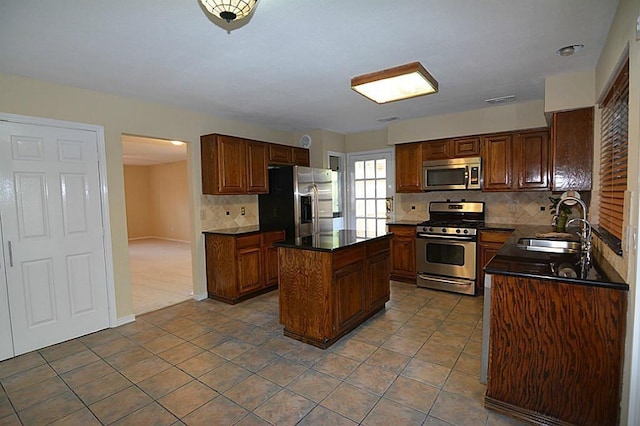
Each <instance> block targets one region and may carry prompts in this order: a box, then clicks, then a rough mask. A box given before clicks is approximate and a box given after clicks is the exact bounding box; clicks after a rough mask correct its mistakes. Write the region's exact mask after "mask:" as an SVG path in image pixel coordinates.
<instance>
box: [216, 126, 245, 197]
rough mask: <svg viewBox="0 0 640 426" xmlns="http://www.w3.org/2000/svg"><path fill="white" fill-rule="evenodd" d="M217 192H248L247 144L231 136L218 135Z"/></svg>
mask: <svg viewBox="0 0 640 426" xmlns="http://www.w3.org/2000/svg"><path fill="white" fill-rule="evenodd" d="M216 157H217V158H216V160H217V161H215V160H214V161H215V166H216V167H217V176H216V177H217V180H218V182H217V193H218V194H243V193H246V192H247V180H246V167H247V165H246V164H247V160H246V158H247V153H246V144H245V141H244V140H242V139H238V138H234V137H230V136H220V135H219V136H217V137H216Z"/></svg>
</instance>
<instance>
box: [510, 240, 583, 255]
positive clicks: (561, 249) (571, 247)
mask: <svg viewBox="0 0 640 426" xmlns="http://www.w3.org/2000/svg"><path fill="white" fill-rule="evenodd" d="M517 247H518V248H521V249H523V250H530V251H542V252H546V253H565V254H573V253H579V252H580V243H579V242H577V241H565V240H548V239H543V238H520V239H519V240H518V244H517Z"/></svg>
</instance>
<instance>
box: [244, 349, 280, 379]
mask: <svg viewBox="0 0 640 426" xmlns="http://www.w3.org/2000/svg"><path fill="white" fill-rule="evenodd" d="M277 356H278V355H276V354H274V353H273V352H270V351H268V350H266V349H263V348H253V349H251V350H250V351H247V352H245V353H243V354H242V355H240V356H239V357H237V358H235V359H234V360H233V363H234V364H237V365H239V366H240V367H243V368H246V369H247V370H249V371H252V372H254V373H255V372H257V371H258V370H261V369H262V368H264V367H265V366H267V365H268V364H269V363H270V362H271V361H273V360H274V359H275V358H276V357H277Z"/></svg>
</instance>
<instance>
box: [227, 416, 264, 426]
mask: <svg viewBox="0 0 640 426" xmlns="http://www.w3.org/2000/svg"><path fill="white" fill-rule="evenodd" d="M234 426H271V423H269V422H268V421H266V420H264V419H261V418H260V417H258V416H256V415H255V414H251V413H249V414H247V415H246V416H244V417H243V418H242V420H240V421H239V422H238V423H236V424H235V425H234Z"/></svg>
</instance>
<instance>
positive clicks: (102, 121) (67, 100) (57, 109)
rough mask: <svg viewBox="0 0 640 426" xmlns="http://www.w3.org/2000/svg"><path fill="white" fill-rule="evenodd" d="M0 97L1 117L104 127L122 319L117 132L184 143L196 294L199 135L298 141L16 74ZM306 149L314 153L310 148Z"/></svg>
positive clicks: (1, 79) (1, 87)
mask: <svg viewBox="0 0 640 426" xmlns="http://www.w3.org/2000/svg"><path fill="white" fill-rule="evenodd" d="M0 93H2V95H1V96H0V111H2V112H4V113H9V114H20V115H27V116H35V117H46V118H51V119H57V120H65V121H73V122H79V123H87V124H95V125H100V126H103V127H104V133H105V148H106V169H107V176H106V183H107V185H108V188H109V191H108V192H109V215H110V221H111V241H112V252H111V254H112V256H113V263H114V267H113V275H114V281H115V293H116V316H117V317H118V318H119V319H124V320H126V318H130V316H131V315H132V314H133V307H132V299H131V282H130V275H129V274H130V272H129V256H128V245H127V244H128V243H127V229H126V211H125V194H124V176H123V165H122V142H121V137H122V134H123V133H126V134H132V135H141V136H148V137H156V138H162V139H169V140H173V139H175V140H181V141H185V142H187V144H188V145H187V154H188V160H187V162H188V165H189V201H190V206H191V207H192V208H190V211H189V215H190V218H191V220H190V223H191V225H190V226H191V228H190V234H191V237H192V238H191V241H192V243H191V244H192V247H191V250H192V256H193V259H194V262H193V265H194V266H193V279H194V286H195V294H196V295H205V294H206V281H205V267H204V244H203V237H202V233H201V231H202V229H201V224H200V194H201V192H202V185H201V177H200V135H204V134H209V133H223V134H229V135H236V136H240V137H246V138H249V139H257V140H263V141H267V142H274V143H285V144H291V145H295V144H297V140H294V137H293V135H292V134H291V133H288V132H283V131H279V130H274V129H269V128H265V127H261V126H256V125H251V124H247V123H243V122H239V121H233V120H226V119H223V118H220V117H214V116H210V115H205V114H200V113H197V112H193V111H189V110H184V109H179V108H173V107H168V106H163V105H159V104H152V103H148V102H143V101H140V100H134V99H129V98H124V97H121V96H115V95H109V94H104V93H99V92H94V91H90V90H84V89H77V88H73V87H68V86H62V85H58V84H52V83H48V82H45V81H40V80H33V79H29V78H24V77H20V76H16V75H9V74H0ZM311 149H312V155H313V150H314V147H313V146H312V148H311Z"/></svg>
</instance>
